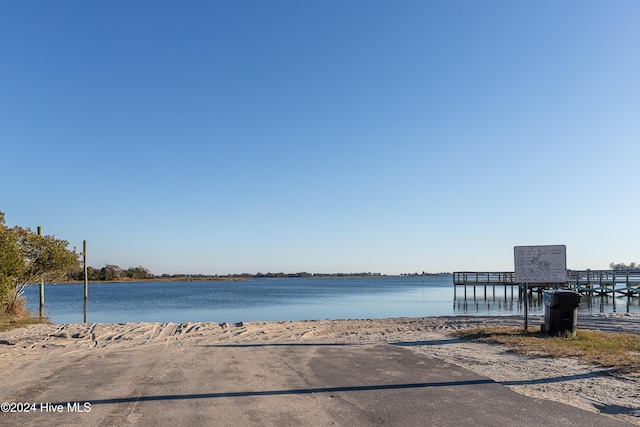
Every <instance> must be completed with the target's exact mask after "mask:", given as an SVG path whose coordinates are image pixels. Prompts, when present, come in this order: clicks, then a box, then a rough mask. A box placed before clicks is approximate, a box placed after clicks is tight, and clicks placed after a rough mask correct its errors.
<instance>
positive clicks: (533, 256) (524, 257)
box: [513, 245, 567, 283]
mask: <svg viewBox="0 0 640 427" xmlns="http://www.w3.org/2000/svg"><path fill="white" fill-rule="evenodd" d="M513 252H514V257H515V273H516V278H515V279H516V282H517V283H555V282H559V283H564V282H566V281H567V248H566V246H565V245H549V246H515V247H514V248H513Z"/></svg>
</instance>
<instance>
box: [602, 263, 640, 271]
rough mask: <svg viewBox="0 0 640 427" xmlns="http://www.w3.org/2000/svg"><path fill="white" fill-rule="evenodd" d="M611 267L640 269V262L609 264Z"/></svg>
mask: <svg viewBox="0 0 640 427" xmlns="http://www.w3.org/2000/svg"><path fill="white" fill-rule="evenodd" d="M609 268H610V269H612V270H640V263H637V262H632V263H631V264H625V263H623V262H621V263H615V262H612V263H611V264H609Z"/></svg>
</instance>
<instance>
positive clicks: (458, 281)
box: [453, 270, 640, 299]
mask: <svg viewBox="0 0 640 427" xmlns="http://www.w3.org/2000/svg"><path fill="white" fill-rule="evenodd" d="M459 286H462V287H463V288H464V298H465V299H466V298H467V288H473V297H474V298H476V295H477V289H484V297H485V298H487V290H488V289H491V290H492V292H493V296H494V297H495V293H496V288H497V287H504V293H505V297H506V296H507V289H508V288H511V296H512V297H513V288H514V287H517V288H518V293H519V294H520V293H521V292H522V291H523V290H524V289H525V284H524V283H518V282H516V280H515V273H514V272H512V271H506V272H472V271H460V272H455V273H453V295H454V298H455V297H456V296H457V288H458V287H459ZM555 287H558V288H560V289H571V290H575V291H578V292H580V293H582V294H588V295H594V294H596V295H614V296H615V295H616V294H617V293H619V294H623V295H626V296H627V297H629V298H631V297H635V296H640V270H568V271H567V280H566V282H562V283H535V284H533V283H532V284H526V289H527V290H528V291H529V292H530V293H532V292H536V291H537V292H538V293H542V291H543V290H544V289H552V288H555Z"/></svg>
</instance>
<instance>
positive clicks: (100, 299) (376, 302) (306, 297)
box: [25, 276, 640, 323]
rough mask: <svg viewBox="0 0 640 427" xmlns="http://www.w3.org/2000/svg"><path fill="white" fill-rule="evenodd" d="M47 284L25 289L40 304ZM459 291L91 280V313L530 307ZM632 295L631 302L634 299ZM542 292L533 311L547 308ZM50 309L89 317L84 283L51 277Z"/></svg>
mask: <svg viewBox="0 0 640 427" xmlns="http://www.w3.org/2000/svg"><path fill="white" fill-rule="evenodd" d="M38 288H39V287H38V286H29V287H27V289H26V290H25V296H26V297H27V306H28V307H29V308H30V309H31V310H34V311H36V312H37V311H38V305H39V289H38ZM461 289H462V288H460V287H459V288H458V291H457V293H456V295H455V297H454V289H453V284H452V279H451V276H430V277H424V278H422V277H368V278H286V279H279V278H259V279H253V280H248V281H244V282H149V283H94V284H91V283H90V284H89V301H88V305H87V321H89V322H100V323H121V322H189V321H194V322H196V321H197V322H239V321H255V320H265V321H269V320H305V319H354V318H384V317H404V316H408V317H421V316H442V315H462V314H464V315H492V316H502V315H517V314H523V305H522V302H520V301H518V292H517V290H516V291H515V295H513V296H512V294H511V291H510V288H509V290H508V291H507V292H506V294H505V291H504V288H498V289H496V293H495V296H494V294H493V292H492V291H491V290H489V291H488V294H487V296H486V298H485V295H484V290H483V289H480V288H478V290H477V293H476V296H475V298H474V296H473V291H472V290H471V288H469V289H468V290H467V297H466V299H465V298H464V294H463V292H461ZM582 301H583V302H582V303H581V306H580V312H590V313H597V312H605V313H610V312H614V311H617V312H627V311H628V312H633V313H638V312H640V298H637V297H636V298H632V299H631V300H628V299H627V298H626V297H618V298H615V299H614V298H612V297H608V298H606V297H605V298H600V297H594V298H592V299H591V300H589V298H586V297H583V299H582ZM627 302H629V303H627ZM543 311H544V307H543V304H542V301H541V300H538V299H537V298H533V299H532V301H530V305H529V313H530V314H532V315H535V314H543ZM45 313H46V314H47V315H48V316H49V317H50V318H51V320H52V321H53V322H55V323H80V322H82V321H83V320H84V301H83V285H82V284H62V285H46V287H45Z"/></svg>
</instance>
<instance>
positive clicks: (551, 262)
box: [513, 245, 567, 331]
mask: <svg viewBox="0 0 640 427" xmlns="http://www.w3.org/2000/svg"><path fill="white" fill-rule="evenodd" d="M513 253H514V262H515V276H516V282H517V283H518V284H520V285H524V329H525V331H526V330H527V329H528V326H529V319H528V317H529V310H528V309H529V307H528V303H529V301H528V293H529V284H530V283H555V282H562V283H564V282H566V281H567V247H566V246H565V245H547V246H515V247H514V248H513Z"/></svg>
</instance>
